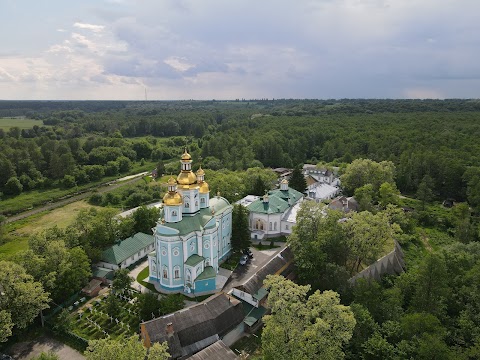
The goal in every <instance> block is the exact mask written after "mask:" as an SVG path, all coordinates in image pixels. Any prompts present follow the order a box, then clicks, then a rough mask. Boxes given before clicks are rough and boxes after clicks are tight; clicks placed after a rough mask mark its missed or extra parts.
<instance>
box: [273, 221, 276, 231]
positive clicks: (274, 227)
mask: <svg viewBox="0 0 480 360" xmlns="http://www.w3.org/2000/svg"><path fill="white" fill-rule="evenodd" d="M273 230H277V222H276V221H275V222H274V223H273Z"/></svg>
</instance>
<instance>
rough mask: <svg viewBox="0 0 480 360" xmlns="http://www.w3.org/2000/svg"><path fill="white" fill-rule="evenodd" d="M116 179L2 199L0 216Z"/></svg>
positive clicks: (136, 169) (137, 170)
mask: <svg viewBox="0 0 480 360" xmlns="http://www.w3.org/2000/svg"><path fill="white" fill-rule="evenodd" d="M155 165H156V164H155V162H152V161H147V162H145V165H143V166H142V165H140V162H137V163H135V164H133V168H132V170H131V171H130V172H129V174H136V173H140V172H143V171H148V170H152V169H153V168H154V167H155ZM125 175H127V174H125ZM122 176H123V175H122ZM118 178H120V175H117V176H110V177H104V178H103V179H102V180H100V181H96V182H91V183H89V184H86V185H82V186H78V187H76V188H71V189H63V188H54V189H40V190H32V191H27V192H24V193H22V194H20V195H18V196H15V197H8V198H5V199H2V201H1V202H0V214H9V213H16V212H18V211H23V210H27V209H28V208H31V207H34V206H40V205H42V204H44V203H46V202H48V201H52V200H56V199H59V198H61V197H63V196H67V195H71V194H74V193H76V192H77V191H82V190H86V189H89V188H92V187H96V186H99V185H100V184H103V183H105V182H108V181H112V180H115V179H118Z"/></svg>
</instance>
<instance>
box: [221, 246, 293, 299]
mask: <svg viewBox="0 0 480 360" xmlns="http://www.w3.org/2000/svg"><path fill="white" fill-rule="evenodd" d="M285 246H286V243H283V244H282V246H281V247H279V248H275V249H271V250H270V249H266V250H261V251H260V250H257V249H255V248H254V247H253V246H252V247H250V250H251V251H252V253H253V259H251V260H250V261H249V262H248V263H247V264H246V265H238V266H237V268H236V269H235V270H234V271H233V273H232V276H231V277H230V280H229V281H228V282H227V283H226V284H225V286H224V287H223V289H222V291H223V292H226V293H227V292H229V291H230V290H231V289H232V288H234V287H235V286H238V285H241V284H243V283H244V282H245V281H246V280H248V279H249V278H250V277H252V276H253V275H255V273H256V272H257V271H258V270H260V269H261V268H262V267H263V266H264V265H265V264H266V263H267V262H268V261H269V260H270V259H271V258H273V257H274V256H275V255H277V254H278V253H279V252H280V251H282V250H283V249H284V248H285ZM220 266H221V265H220Z"/></svg>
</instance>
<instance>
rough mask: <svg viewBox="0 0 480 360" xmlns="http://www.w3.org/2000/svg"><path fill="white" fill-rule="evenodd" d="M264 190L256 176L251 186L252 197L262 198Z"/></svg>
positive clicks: (264, 187)
mask: <svg viewBox="0 0 480 360" xmlns="http://www.w3.org/2000/svg"><path fill="white" fill-rule="evenodd" d="M266 189H267V187H266V186H265V183H264V182H263V180H262V178H261V177H260V176H257V178H256V180H255V183H254V184H253V192H252V195H257V196H262V195H263V194H265V190H266Z"/></svg>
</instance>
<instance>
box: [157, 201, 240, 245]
mask: <svg viewBox="0 0 480 360" xmlns="http://www.w3.org/2000/svg"><path fill="white" fill-rule="evenodd" d="M230 208H232V205H230V203H229V202H228V201H227V200H226V199H224V198H223V197H220V196H218V197H217V196H216V197H213V198H211V199H210V207H209V208H206V209H201V210H200V211H199V212H198V213H196V214H195V215H193V216H186V215H183V218H182V220H181V221H179V222H177V223H165V224H162V225H161V226H165V227H169V228H171V229H175V230H177V231H178V232H179V234H175V235H174V236H177V235H186V234H189V233H191V232H194V231H198V230H200V229H203V228H204V227H205V225H207V223H208V222H209V221H210V220H211V219H212V217H213V216H214V215H213V214H212V210H213V211H214V212H215V214H219V213H222V212H223V211H225V210H227V209H230Z"/></svg>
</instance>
